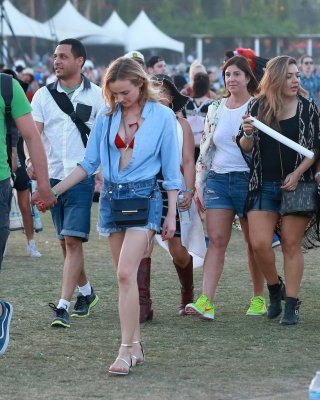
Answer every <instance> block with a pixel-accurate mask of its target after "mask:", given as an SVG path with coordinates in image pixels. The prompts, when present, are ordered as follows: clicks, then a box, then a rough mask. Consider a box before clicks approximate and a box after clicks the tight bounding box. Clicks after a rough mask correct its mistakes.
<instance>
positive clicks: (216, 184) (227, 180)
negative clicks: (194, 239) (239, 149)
mask: <svg viewBox="0 0 320 400" xmlns="http://www.w3.org/2000/svg"><path fill="white" fill-rule="evenodd" d="M248 184H249V172H246V171H241V172H228V173H224V174H219V173H217V172H215V171H209V173H208V176H207V181H206V186H205V188H204V193H203V199H204V207H205V209H222V210H233V211H234V212H235V214H237V215H238V216H239V217H243V215H244V207H245V203H246V199H247V194H248Z"/></svg>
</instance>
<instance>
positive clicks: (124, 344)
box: [121, 343, 132, 347]
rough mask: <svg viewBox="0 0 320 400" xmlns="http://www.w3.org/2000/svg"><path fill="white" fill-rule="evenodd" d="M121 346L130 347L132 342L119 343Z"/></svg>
mask: <svg viewBox="0 0 320 400" xmlns="http://www.w3.org/2000/svg"><path fill="white" fill-rule="evenodd" d="M121 346H122V347H132V344H127V343H121Z"/></svg>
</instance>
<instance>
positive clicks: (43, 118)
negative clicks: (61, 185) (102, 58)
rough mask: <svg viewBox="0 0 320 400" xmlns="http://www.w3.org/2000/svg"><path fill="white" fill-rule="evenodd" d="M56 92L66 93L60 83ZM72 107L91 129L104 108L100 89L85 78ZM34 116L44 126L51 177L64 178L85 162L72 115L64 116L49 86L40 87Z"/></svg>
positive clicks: (82, 146)
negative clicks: (78, 164)
mask: <svg viewBox="0 0 320 400" xmlns="http://www.w3.org/2000/svg"><path fill="white" fill-rule="evenodd" d="M56 89H57V90H58V91H59V92H63V89H62V87H61V86H60V83H59V82H58V81H57V83H56ZM70 100H71V102H72V104H73V107H74V109H75V111H76V112H77V114H78V115H79V117H80V118H81V119H82V121H83V122H85V123H86V125H87V126H88V127H89V128H92V125H93V123H94V120H95V118H96V116H97V114H98V112H99V111H100V109H101V108H102V107H103V106H104V105H105V102H104V100H103V97H102V92H101V88H99V87H98V86H97V85H95V84H93V83H92V82H90V81H89V80H88V79H87V78H86V77H83V80H82V83H81V85H80V86H79V88H78V89H76V90H75V91H74V93H73V95H72V97H71V99H70ZM31 106H32V110H33V111H32V115H33V118H34V120H35V121H36V122H40V123H43V124H44V129H43V136H42V137H43V143H44V146H45V150H46V154H47V158H48V169H49V177H50V178H53V179H60V180H61V179H63V178H65V177H66V176H67V175H68V174H69V173H70V172H71V171H72V170H73V169H74V168H75V167H76V165H77V163H78V162H79V161H81V160H82V158H83V156H84V152H85V147H84V145H83V142H82V139H81V134H80V132H79V130H78V128H77V127H76V125H75V123H74V122H73V121H72V120H71V118H70V117H69V115H67V114H66V113H64V112H63V111H62V110H61V109H60V108H59V106H58V105H57V103H56V102H55V100H54V99H53V97H52V95H51V94H50V92H49V91H48V89H47V88H46V87H42V88H40V89H39V90H38V91H37V92H36V93H35V95H34V97H33V99H32V103H31Z"/></svg>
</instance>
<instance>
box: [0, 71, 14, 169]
mask: <svg viewBox="0 0 320 400" xmlns="http://www.w3.org/2000/svg"><path fill="white" fill-rule="evenodd" d="M0 80H1V96H2V97H3V101H4V104H5V108H4V117H5V122H6V130H7V133H6V143H7V154H8V164H9V166H10V169H12V135H11V126H12V116H11V101H12V97H13V89H12V76H11V75H8V74H3V73H1V74H0Z"/></svg>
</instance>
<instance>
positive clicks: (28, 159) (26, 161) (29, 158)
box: [24, 157, 31, 167]
mask: <svg viewBox="0 0 320 400" xmlns="http://www.w3.org/2000/svg"><path fill="white" fill-rule="evenodd" d="M30 160H31V157H27V158H26V160H25V162H24V163H25V166H26V167H27V166H28V162H29V161H30Z"/></svg>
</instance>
